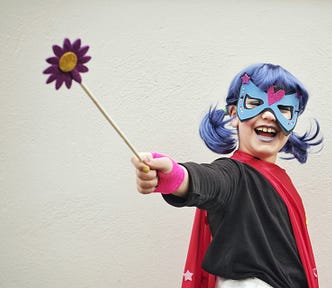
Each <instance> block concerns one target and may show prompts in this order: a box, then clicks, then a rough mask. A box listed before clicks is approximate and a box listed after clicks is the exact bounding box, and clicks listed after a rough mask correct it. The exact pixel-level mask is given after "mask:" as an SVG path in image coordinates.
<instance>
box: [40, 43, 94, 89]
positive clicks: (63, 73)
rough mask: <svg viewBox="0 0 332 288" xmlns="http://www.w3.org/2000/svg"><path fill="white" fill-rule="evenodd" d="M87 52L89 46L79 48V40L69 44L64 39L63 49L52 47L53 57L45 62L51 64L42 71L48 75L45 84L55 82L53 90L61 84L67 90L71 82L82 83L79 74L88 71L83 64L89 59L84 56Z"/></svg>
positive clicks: (56, 46)
mask: <svg viewBox="0 0 332 288" xmlns="http://www.w3.org/2000/svg"><path fill="white" fill-rule="evenodd" d="M88 50H89V46H82V47H81V39H77V40H75V41H74V42H73V43H70V40H69V39H68V38H66V39H65V40H64V41H63V47H60V46H58V45H53V52H54V55H55V56H52V57H49V58H47V59H46V62H47V63H49V64H51V66H49V67H48V68H47V69H45V70H44V71H43V73H44V74H50V76H49V77H48V78H47V80H46V83H47V84H48V83H51V82H53V81H55V89H57V90H58V89H59V88H60V87H61V86H62V84H63V83H65V84H66V86H67V88H68V89H69V88H70V87H71V83H72V80H75V81H76V82H78V83H81V82H82V77H81V75H80V73H85V72H88V71H89V69H88V67H86V66H85V65H84V64H85V63H87V62H88V61H89V60H90V59H91V57H90V56H87V55H85V54H86V53H87V52H88Z"/></svg>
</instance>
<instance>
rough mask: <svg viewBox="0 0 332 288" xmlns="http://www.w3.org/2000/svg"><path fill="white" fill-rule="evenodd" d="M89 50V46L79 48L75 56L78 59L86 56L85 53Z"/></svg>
mask: <svg viewBox="0 0 332 288" xmlns="http://www.w3.org/2000/svg"><path fill="white" fill-rule="evenodd" d="M89 48H90V47H89V46H83V47H82V48H80V49H79V50H78V52H77V56H78V57H83V56H84V55H85V54H86V52H88V50H89Z"/></svg>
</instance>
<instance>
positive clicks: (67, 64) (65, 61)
mask: <svg viewBox="0 0 332 288" xmlns="http://www.w3.org/2000/svg"><path fill="white" fill-rule="evenodd" d="M76 65H77V56H76V54H75V53H74V52H66V53H64V54H63V55H62V56H61V57H60V60H59V68H60V70H61V71H62V72H70V71H73V70H74V68H75V67H76Z"/></svg>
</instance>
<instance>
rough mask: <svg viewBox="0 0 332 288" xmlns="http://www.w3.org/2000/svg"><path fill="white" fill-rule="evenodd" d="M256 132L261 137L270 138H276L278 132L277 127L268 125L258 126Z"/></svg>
mask: <svg viewBox="0 0 332 288" xmlns="http://www.w3.org/2000/svg"><path fill="white" fill-rule="evenodd" d="M255 132H256V134H257V135H258V136H259V137H260V138H268V139H272V138H274V137H275V136H276V135H277V133H278V131H277V129H275V128H273V127H266V126H260V127H257V128H256V129H255Z"/></svg>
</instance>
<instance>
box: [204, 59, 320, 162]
mask: <svg viewBox="0 0 332 288" xmlns="http://www.w3.org/2000/svg"><path fill="white" fill-rule="evenodd" d="M245 73H247V74H248V75H249V76H250V79H251V80H252V81H253V82H254V83H255V85H256V86H257V87H259V88H260V89H262V90H264V91H266V90H267V89H268V88H269V87H270V86H272V85H274V86H277V87H279V88H281V89H284V90H285V91H286V93H287V94H289V93H295V92H297V93H298V94H299V96H300V112H299V115H301V114H302V113H303V111H304V109H305V107H306V105H307V102H308V98H309V94H308V92H307V90H306V89H305V87H304V86H303V84H302V83H301V82H300V81H299V80H297V79H296V78H295V77H294V76H293V75H292V74H291V73H289V72H288V71H287V70H285V69H284V68H282V67H281V66H279V65H273V64H265V63H259V64H254V65H251V66H249V67H248V68H246V69H244V70H242V71H241V72H240V73H238V74H237V75H236V76H235V77H234V79H233V80H232V82H231V84H230V87H229V89H228V95H227V98H226V110H225V111H224V110H219V109H217V108H216V107H214V108H210V110H209V112H208V113H207V115H206V116H205V117H204V118H203V120H202V122H201V125H200V128H199V132H200V136H201V138H202V139H203V141H204V142H205V144H206V145H207V147H208V148H209V149H210V150H212V151H213V152H216V153H219V154H228V153H231V152H232V151H234V150H235V148H236V146H237V141H238V140H237V133H236V132H235V130H234V129H229V128H228V127H227V125H226V124H227V123H229V122H230V121H231V120H232V119H231V118H229V117H228V119H224V118H225V116H226V115H227V114H228V113H227V111H228V108H229V106H230V105H236V103H237V101H238V98H239V92H240V87H241V85H242V80H241V76H243V75H244V74H245ZM319 132H320V126H319V124H318V122H317V121H316V120H315V122H314V127H313V126H311V127H310V130H309V131H308V132H306V133H305V134H304V135H302V136H299V135H297V134H296V133H294V132H292V134H291V136H290V137H289V139H288V141H287V143H286V144H285V145H284V147H283V148H282V149H281V151H280V152H284V153H289V154H292V155H293V156H291V157H288V158H284V159H293V158H296V159H297V160H298V161H299V162H300V163H305V162H306V161H307V158H308V150H309V148H310V147H311V146H317V145H319V144H321V143H322V142H323V138H322V137H320V136H319ZM317 137H318V139H316V138H317Z"/></svg>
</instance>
